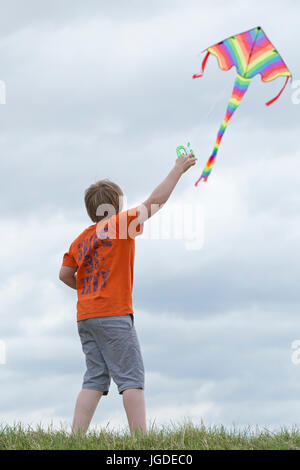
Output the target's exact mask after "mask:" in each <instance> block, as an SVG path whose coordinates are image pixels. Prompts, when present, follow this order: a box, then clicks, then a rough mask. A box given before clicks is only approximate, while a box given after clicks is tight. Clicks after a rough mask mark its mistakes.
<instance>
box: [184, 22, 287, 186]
mask: <svg viewBox="0 0 300 470" xmlns="http://www.w3.org/2000/svg"><path fill="white" fill-rule="evenodd" d="M206 50H207V53H206V55H205V57H204V60H203V62H202V71H201V73H200V74H194V75H193V78H199V77H202V76H203V73H204V69H205V66H206V63H207V60H208V57H209V55H210V54H213V55H214V56H216V58H217V60H218V64H219V66H220V68H221V69H222V70H229V69H231V68H232V67H233V66H235V67H236V69H237V77H236V80H235V84H234V88H233V92H232V96H231V98H230V101H229V103H228V107H227V111H226V116H225V118H224V120H223V122H222V124H221V127H220V130H219V132H218V136H217V140H216V143H215V146H214V149H213V152H212V154H211V156H210V158H209V159H208V161H207V163H206V166H205V168H204V170H203V172H202V175H201V176H200V178H199V179H198V181H196V183H195V186H197V185H198V183H199V181H201V179H203V181H207V178H208V177H209V175H210V173H211V170H212V167H213V164H214V162H215V159H216V156H217V153H218V150H219V145H220V142H221V139H222V137H223V135H224V132H225V130H226V127H227V124H228V121H229V120H230V119H231V117H232V115H233V113H234V111H235V110H236V109H237V107H238V106H239V104H240V102H241V100H242V98H243V96H244V94H245V93H246V91H247V89H248V87H249V84H250V82H251V79H252V78H253V77H254V76H255V75H257V74H260V76H261V79H262V81H263V82H269V81H271V80H274V79H275V78H277V77H280V76H286V81H285V84H284V86H283V88H282V89H281V90H280V92H279V93H278V95H277V96H275V98H273V99H272V100H270V101H268V102H267V103H266V105H267V106H269V105H270V104H272V103H274V101H276V100H277V99H278V98H279V96H280V95H281V93H282V92H283V90H284V88H285V87H286V85H287V82H288V80H289V78H291V77H292V75H291V72H290V71H289V69H288V68H287V66H286V65H285V63H284V62H283V60H282V58H281V57H280V55H279V53H278V51H277V50H276V49H275V48H274V46H273V45H272V43H271V42H270V41H269V39H268V38H267V36H266V34H265V33H264V31H263V30H262V28H261V27H260V26H258V27H257V28H253V29H250V30H249V31H246V32H244V33H241V34H238V35H236V36H232V37H230V38H228V39H225V40H224V41H221V42H219V43H218V44H215V45H214V46H211V47H209V48H208V49H206Z"/></svg>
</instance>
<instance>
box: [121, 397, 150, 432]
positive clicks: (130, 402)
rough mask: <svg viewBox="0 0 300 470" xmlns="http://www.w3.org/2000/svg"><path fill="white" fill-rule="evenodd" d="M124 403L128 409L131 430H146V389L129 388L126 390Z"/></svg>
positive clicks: (126, 409)
mask: <svg viewBox="0 0 300 470" xmlns="http://www.w3.org/2000/svg"><path fill="white" fill-rule="evenodd" d="M122 395H123V404H124V408H125V411H126V415H127V419H128V424H129V428H130V432H131V433H132V432H133V431H135V430H136V429H140V430H142V431H144V432H146V410H145V396H144V390H142V389H139V388H128V389H127V390H124V392H123V393H122Z"/></svg>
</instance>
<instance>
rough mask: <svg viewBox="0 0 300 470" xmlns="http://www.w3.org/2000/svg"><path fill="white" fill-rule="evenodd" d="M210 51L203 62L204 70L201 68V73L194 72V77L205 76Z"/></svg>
mask: <svg viewBox="0 0 300 470" xmlns="http://www.w3.org/2000/svg"><path fill="white" fill-rule="evenodd" d="M209 54H210V52H207V53H206V55H205V57H204V59H203V62H202V67H201V68H202V70H201V73H198V74H197V73H194V75H193V78H200V77H202V76H203V73H204V69H205V66H206V62H207V59H208V56H209Z"/></svg>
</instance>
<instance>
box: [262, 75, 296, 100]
mask: <svg viewBox="0 0 300 470" xmlns="http://www.w3.org/2000/svg"><path fill="white" fill-rule="evenodd" d="M290 78H291V77H290V76H289V77H286V80H285V84H284V85H283V87H282V88H281V90H280V92H279V93H278V95H276V96H275V98H273V99H272V100H270V101H268V102H267V103H266V106H270V104H272V103H274V101H276V100H278V98H279V96H280V95H281V93H282V92H283V90H284V89H285V87H286V85H287V82H288V81H289V79H290Z"/></svg>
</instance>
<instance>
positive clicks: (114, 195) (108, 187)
mask: <svg viewBox="0 0 300 470" xmlns="http://www.w3.org/2000/svg"><path fill="white" fill-rule="evenodd" d="M122 196H123V191H122V189H121V188H120V187H119V186H118V185H117V184H116V183H113V182H112V181H110V180H109V179H104V180H100V181H97V183H94V184H92V185H91V186H90V187H89V188H88V189H87V190H86V191H85V196H84V202H85V207H86V210H87V213H88V215H89V216H90V218H91V219H92V221H93V222H95V223H96V222H99V221H100V220H102V219H103V218H104V217H105V215H101V216H100V215H97V209H98V207H99V206H101V205H102V204H111V205H112V206H113V207H114V209H115V212H116V214H118V213H119V212H120V211H121V209H122Z"/></svg>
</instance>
